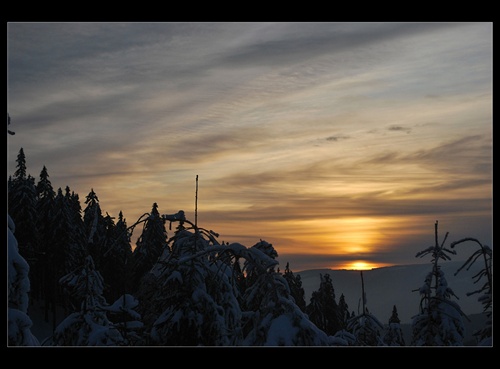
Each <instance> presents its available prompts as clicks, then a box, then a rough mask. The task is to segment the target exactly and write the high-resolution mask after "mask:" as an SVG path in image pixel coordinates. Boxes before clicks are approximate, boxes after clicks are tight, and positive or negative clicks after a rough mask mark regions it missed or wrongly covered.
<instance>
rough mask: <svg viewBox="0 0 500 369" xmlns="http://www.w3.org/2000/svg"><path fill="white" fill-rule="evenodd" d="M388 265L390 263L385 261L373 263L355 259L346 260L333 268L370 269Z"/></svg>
mask: <svg viewBox="0 0 500 369" xmlns="http://www.w3.org/2000/svg"><path fill="white" fill-rule="evenodd" d="M386 266H390V264H386V263H374V262H371V261H364V260H356V261H351V262H347V263H345V264H343V265H341V266H339V267H336V268H335V269H341V270H372V269H376V268H382V267H386Z"/></svg>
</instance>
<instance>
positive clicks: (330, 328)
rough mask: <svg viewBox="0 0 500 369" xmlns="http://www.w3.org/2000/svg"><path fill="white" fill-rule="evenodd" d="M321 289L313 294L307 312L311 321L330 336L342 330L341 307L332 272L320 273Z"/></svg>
mask: <svg viewBox="0 0 500 369" xmlns="http://www.w3.org/2000/svg"><path fill="white" fill-rule="evenodd" d="M319 278H320V284H319V289H318V290H317V291H314V292H313V293H312V295H311V299H310V302H309V304H308V305H307V307H306V313H307V315H308V316H309V319H310V320H311V322H313V323H314V324H315V325H316V326H317V327H318V328H319V329H321V330H322V331H323V332H325V333H326V334H328V335H329V336H333V335H335V333H337V332H338V331H339V330H341V324H340V321H339V317H340V315H339V307H338V305H337V301H335V289H334V288H333V281H332V278H331V276H330V274H328V273H326V274H321V273H320V275H319Z"/></svg>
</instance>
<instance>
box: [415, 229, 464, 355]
mask: <svg viewBox="0 0 500 369" xmlns="http://www.w3.org/2000/svg"><path fill="white" fill-rule="evenodd" d="M434 235H435V244H434V245H433V246H430V247H428V248H426V249H425V250H423V251H420V252H418V253H417V255H416V257H423V256H425V255H429V254H430V255H431V257H432V260H431V262H432V270H431V271H430V272H429V273H428V274H427V276H426V277H425V281H424V284H423V285H422V287H420V289H418V290H415V291H419V292H420V295H421V300H420V307H419V313H418V314H417V315H415V316H414V317H413V318H412V345H413V346H462V345H463V339H464V336H465V325H464V322H463V318H464V317H465V314H464V313H463V312H462V310H461V309H460V306H459V305H458V304H457V303H456V302H455V301H452V300H451V297H452V296H454V297H456V298H457V299H458V297H457V296H456V295H455V294H454V292H453V290H452V289H451V288H450V287H449V286H448V282H447V280H446V277H445V275H444V272H443V271H442V270H441V267H440V265H439V264H438V262H439V260H440V259H442V260H450V259H451V258H450V256H448V254H453V255H455V254H456V252H455V251H454V250H449V249H447V248H445V247H444V243H445V242H446V239H447V238H448V232H447V233H446V235H445V237H444V239H443V242H442V243H441V245H440V244H439V241H438V222H437V221H436V223H435V224H434Z"/></svg>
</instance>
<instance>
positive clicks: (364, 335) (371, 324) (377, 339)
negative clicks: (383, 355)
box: [347, 270, 384, 346]
mask: <svg viewBox="0 0 500 369" xmlns="http://www.w3.org/2000/svg"><path fill="white" fill-rule="evenodd" d="M360 275H361V313H358V315H354V314H353V316H352V317H351V318H350V319H349V320H348V322H347V331H349V332H350V333H352V334H353V335H354V336H355V337H356V345H357V346H384V342H383V340H382V337H381V332H382V331H383V328H384V326H383V324H382V323H381V322H380V321H379V320H378V319H377V317H375V316H374V315H373V314H371V313H370V312H369V311H368V307H367V306H366V303H367V299H366V293H365V283H364V279H363V271H362V270H360ZM358 311H359V308H358Z"/></svg>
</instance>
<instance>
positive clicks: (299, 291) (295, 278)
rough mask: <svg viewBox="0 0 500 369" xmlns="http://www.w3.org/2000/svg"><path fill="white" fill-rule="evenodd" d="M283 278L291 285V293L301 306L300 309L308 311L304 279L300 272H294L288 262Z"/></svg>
mask: <svg viewBox="0 0 500 369" xmlns="http://www.w3.org/2000/svg"><path fill="white" fill-rule="evenodd" d="M283 278H285V280H286V281H287V283H288V286H289V287H290V295H292V297H293V299H294V301H295V303H296V304H297V306H298V307H299V309H300V310H302V311H304V312H305V311H306V300H305V291H304V288H303V287H302V280H301V278H300V275H299V274H293V272H292V270H291V269H290V265H289V263H286V267H285V272H284V273H283Z"/></svg>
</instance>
